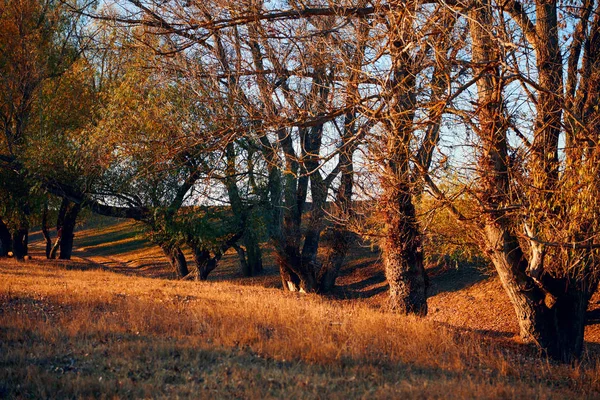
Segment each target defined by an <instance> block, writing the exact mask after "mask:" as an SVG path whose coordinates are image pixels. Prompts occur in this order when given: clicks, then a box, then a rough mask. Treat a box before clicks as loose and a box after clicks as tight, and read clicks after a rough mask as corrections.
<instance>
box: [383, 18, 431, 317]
mask: <svg viewBox="0 0 600 400" xmlns="http://www.w3.org/2000/svg"><path fill="white" fill-rule="evenodd" d="M391 19H392V21H391V22H392V26H393V27H394V30H393V31H392V32H391V35H392V38H393V41H392V43H391V48H390V53H391V55H392V63H393V65H392V68H393V79H392V85H393V98H392V101H391V104H390V111H389V113H390V114H389V117H388V121H387V127H388V137H387V143H386V152H387V153H386V161H387V162H386V165H385V170H384V172H383V174H382V176H381V177H380V182H381V187H382V189H383V194H382V197H381V200H380V202H381V207H382V213H383V217H384V222H385V228H386V230H385V238H384V240H383V242H382V250H383V260H384V265H385V273H386V278H387V281H388V283H389V286H390V308H391V309H392V310H394V311H397V312H400V313H405V314H417V315H426V314H427V284H428V282H427V276H426V272H425V268H424V267H423V248H422V244H421V236H420V233H419V225H418V223H417V220H416V216H415V208H414V205H413V202H412V195H413V189H414V188H413V186H412V184H411V182H412V179H411V170H410V158H411V155H412V153H413V149H412V147H411V141H412V139H413V132H414V129H415V127H414V126H413V123H414V115H415V107H416V78H415V73H414V68H415V65H414V64H415V60H414V59H413V56H412V55H411V53H410V52H409V51H408V50H407V49H408V48H409V46H407V39H408V40H409V38H410V35H411V32H412V30H413V25H412V24H413V22H414V21H413V20H412V19H411V18H402V19H398V17H397V16H396V15H393V16H392V18H391Z"/></svg>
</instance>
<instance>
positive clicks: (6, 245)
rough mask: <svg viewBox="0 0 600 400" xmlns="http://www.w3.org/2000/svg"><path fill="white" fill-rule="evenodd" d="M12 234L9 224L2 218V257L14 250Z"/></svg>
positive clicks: (0, 225) (0, 249) (0, 226)
mask: <svg viewBox="0 0 600 400" xmlns="http://www.w3.org/2000/svg"><path fill="white" fill-rule="evenodd" d="M12 247H13V246H12V236H11V234H10V230H9V229H8V226H6V224H5V223H4V221H2V219H0V257H6V256H8V253H9V252H10V251H12Z"/></svg>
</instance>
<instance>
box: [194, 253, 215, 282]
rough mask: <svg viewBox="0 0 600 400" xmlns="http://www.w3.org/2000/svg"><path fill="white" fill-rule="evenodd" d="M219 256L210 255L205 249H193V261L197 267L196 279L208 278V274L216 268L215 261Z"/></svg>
mask: <svg viewBox="0 0 600 400" xmlns="http://www.w3.org/2000/svg"><path fill="white" fill-rule="evenodd" d="M220 258H221V257H218V256H215V257H211V256H210V252H209V251H207V250H195V251H194V261H196V267H197V268H198V279H200V280H201V281H205V280H207V279H208V275H209V274H210V273H211V272H212V271H213V270H214V269H215V268H217V262H218V261H219V259H220Z"/></svg>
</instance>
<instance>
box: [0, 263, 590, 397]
mask: <svg viewBox="0 0 600 400" xmlns="http://www.w3.org/2000/svg"><path fill="white" fill-rule="evenodd" d="M0 279H1V283H0V303H1V304H2V307H1V310H2V311H1V313H0V334H1V337H2V343H1V344H0V354H1V356H0V363H1V367H2V368H0V382H2V383H1V384H0V395H3V396H6V397H35V398H40V397H42V398H46V397H61V398H62V397H108V398H113V397H174V396H190V397H218V398H229V397H235V398H263V397H286V398H288V397H289V398H305V397H308V398H314V397H317V398H330V397H331V398H348V397H351V398H363V397H365V398H398V397H411V398H415V397H416V398H446V397H460V398H470V397H478V398H515V397H516V398H532V397H535V398H572V397H588V398H593V397H595V396H600V383H599V382H598V379H597V378H598V374H599V372H600V368H599V367H598V365H597V362H596V364H594V362H593V360H590V361H588V362H587V363H586V364H585V365H580V366H576V367H564V366H556V365H552V364H550V363H548V362H546V361H545V360H544V359H543V358H540V357H538V356H537V355H535V354H533V353H531V351H528V350H523V349H519V348H508V349H507V348H505V347H504V346H500V345H498V344H495V343H494V342H493V341H490V340H482V336H481V335H477V334H473V333H458V332H457V331H456V330H453V329H449V328H445V327H442V326H440V325H439V324H436V323H434V322H431V321H427V320H417V319H413V318H403V317H399V316H394V315H391V314H387V313H384V312H380V311H376V310H373V309H372V308H370V307H366V306H364V305H360V304H354V305H353V304H347V303H333V304H332V303H331V302H328V301H327V300H324V299H322V298H319V297H317V296H306V295H305V296H301V295H293V294H286V293H284V292H281V291H279V290H276V289H266V288H256V287H247V286H238V285H233V284H229V283H224V282H219V283H196V282H178V281H167V280H160V279H149V278H140V277H132V276H123V275H119V274H115V273H112V272H106V271H98V270H96V271H81V270H76V269H67V268H65V265H62V264H61V263H28V264H26V268H25V266H24V265H22V264H17V263H13V262H8V263H7V262H4V263H3V265H2V266H0ZM596 361H597V360H596Z"/></svg>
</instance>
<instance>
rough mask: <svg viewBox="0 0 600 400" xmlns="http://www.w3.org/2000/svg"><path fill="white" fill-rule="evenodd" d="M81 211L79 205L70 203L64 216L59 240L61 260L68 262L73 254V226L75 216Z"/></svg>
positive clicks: (75, 221)
mask: <svg viewBox="0 0 600 400" xmlns="http://www.w3.org/2000/svg"><path fill="white" fill-rule="evenodd" d="M80 210H81V205H80V204H75V203H71V204H70V205H69V208H68V210H67V212H66V214H65V217H64V220H63V225H62V238H61V240H60V256H59V257H58V258H59V259H61V260H70V259H71V255H72V254H73V239H74V238H75V225H76V223H77V216H78V215H79V211H80Z"/></svg>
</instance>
